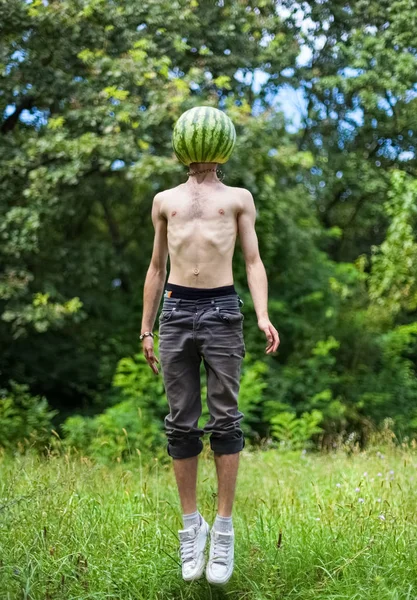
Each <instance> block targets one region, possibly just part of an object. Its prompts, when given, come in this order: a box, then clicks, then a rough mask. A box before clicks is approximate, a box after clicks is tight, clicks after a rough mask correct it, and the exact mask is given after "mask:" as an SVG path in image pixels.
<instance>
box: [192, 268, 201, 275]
mask: <svg viewBox="0 0 417 600" xmlns="http://www.w3.org/2000/svg"><path fill="white" fill-rule="evenodd" d="M193 273H194V275H198V274H199V273H200V269H199V268H198V267H195V269H194V270H193Z"/></svg>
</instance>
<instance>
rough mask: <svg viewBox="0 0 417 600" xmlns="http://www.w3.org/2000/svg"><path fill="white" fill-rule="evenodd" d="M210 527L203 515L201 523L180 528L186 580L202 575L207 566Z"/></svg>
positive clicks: (183, 575)
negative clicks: (206, 556) (206, 550)
mask: <svg viewBox="0 0 417 600" xmlns="http://www.w3.org/2000/svg"><path fill="white" fill-rule="evenodd" d="M209 531H210V527H209V524H208V523H207V521H205V519H204V518H203V517H201V525H191V527H187V529H180V530H179V531H178V535H179V538H180V554H181V562H182V577H183V579H184V580H185V581H193V580H194V579H199V577H201V576H202V574H203V571H204V566H205V562H206V559H205V556H204V548H205V547H206V541H207V536H208V534H209Z"/></svg>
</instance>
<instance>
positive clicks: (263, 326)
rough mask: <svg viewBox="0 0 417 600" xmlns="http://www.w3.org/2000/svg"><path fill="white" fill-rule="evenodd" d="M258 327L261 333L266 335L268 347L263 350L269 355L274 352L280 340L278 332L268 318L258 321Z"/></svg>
mask: <svg viewBox="0 0 417 600" xmlns="http://www.w3.org/2000/svg"><path fill="white" fill-rule="evenodd" d="M258 327H259V329H260V330H261V331H263V332H264V333H265V335H266V339H267V340H268V345H267V347H266V349H265V354H271V352H276V350H277V348H278V346H279V344H280V340H279V334H278V331H277V330H276V329H275V327H274V326H273V325H272V323H271V321H270V320H269V319H268V318H262V319H258Z"/></svg>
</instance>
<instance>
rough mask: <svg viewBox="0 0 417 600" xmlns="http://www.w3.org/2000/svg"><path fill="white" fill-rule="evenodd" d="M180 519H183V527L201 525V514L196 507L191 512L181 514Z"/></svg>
mask: <svg viewBox="0 0 417 600" xmlns="http://www.w3.org/2000/svg"><path fill="white" fill-rule="evenodd" d="M182 521H183V525H184V529H187V528H188V527H192V526H193V525H201V523H202V516H201V514H200V512H199V511H198V509H197V510H196V511H195V512H193V513H187V514H183V515H182Z"/></svg>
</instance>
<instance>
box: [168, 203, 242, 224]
mask: <svg viewBox="0 0 417 600" xmlns="http://www.w3.org/2000/svg"><path fill="white" fill-rule="evenodd" d="M235 214H236V211H235V207H234V206H233V204H232V203H231V202H227V201H221V200H211V201H210V200H207V199H200V198H198V197H195V198H192V199H189V200H186V201H178V202H177V201H171V202H169V204H167V205H166V207H165V216H166V219H167V221H168V223H170V224H171V225H174V224H176V223H178V224H180V223H181V224H184V223H187V222H193V221H204V222H207V223H209V222H213V223H217V222H227V221H230V220H235V218H236V217H235Z"/></svg>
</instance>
